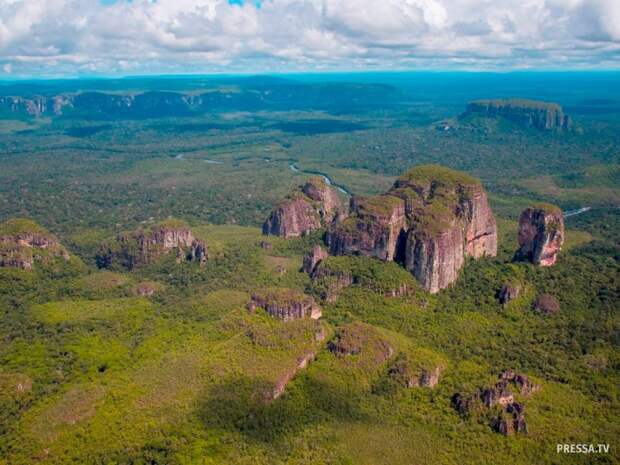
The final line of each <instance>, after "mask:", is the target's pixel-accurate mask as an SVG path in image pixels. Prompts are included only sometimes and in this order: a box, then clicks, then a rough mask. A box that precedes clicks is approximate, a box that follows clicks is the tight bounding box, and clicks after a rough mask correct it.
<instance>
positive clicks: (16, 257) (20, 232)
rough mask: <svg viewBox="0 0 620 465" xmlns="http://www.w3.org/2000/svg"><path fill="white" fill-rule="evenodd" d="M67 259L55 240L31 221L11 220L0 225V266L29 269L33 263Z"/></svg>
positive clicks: (64, 250)
mask: <svg viewBox="0 0 620 465" xmlns="http://www.w3.org/2000/svg"><path fill="white" fill-rule="evenodd" d="M54 258H60V259H62V260H64V261H68V260H69V259H70V256H69V253H68V252H67V250H66V249H65V248H64V247H63V246H62V245H61V244H60V242H59V241H58V239H57V238H56V237H54V236H53V235H52V234H50V233H49V232H48V231H46V230H45V229H43V228H42V227H41V226H39V225H38V224H36V223H35V222H33V221H30V220H26V219H12V220H8V221H6V222H4V223H2V224H0V267H9V268H19V269H22V270H31V269H33V268H34V267H35V262H37V261H39V262H47V261H49V260H52V259H54Z"/></svg>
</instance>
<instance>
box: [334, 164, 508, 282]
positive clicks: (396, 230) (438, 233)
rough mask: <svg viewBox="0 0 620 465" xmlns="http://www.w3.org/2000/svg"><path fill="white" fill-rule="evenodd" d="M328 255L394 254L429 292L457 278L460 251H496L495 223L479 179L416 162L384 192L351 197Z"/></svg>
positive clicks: (461, 261)
mask: <svg viewBox="0 0 620 465" xmlns="http://www.w3.org/2000/svg"><path fill="white" fill-rule="evenodd" d="M327 243H328V245H329V249H330V253H331V254H332V255H367V256H372V257H376V258H379V259H381V260H385V261H390V260H395V261H398V262H400V263H404V265H405V266H406V268H407V269H408V270H409V271H411V272H412V273H413V275H414V276H415V277H416V278H417V279H418V280H419V281H420V282H421V283H422V285H423V286H424V287H425V288H426V289H427V290H428V291H430V292H438V291H439V290H440V289H443V288H445V287H447V286H449V285H450V284H451V283H453V282H454V281H456V279H457V277H458V272H459V270H460V269H461V267H462V266H463V264H464V262H465V257H467V256H470V257H472V258H480V257H483V256H495V255H496V253H497V225H496V222H495V217H494V216H493V212H492V211H491V208H490V206H489V202H488V199H487V195H486V192H485V191H484V189H483V187H482V185H481V184H480V182H479V181H478V180H476V179H474V178H472V177H470V176H467V175H466V174H464V173H460V172H457V171H453V170H450V169H448V168H445V167H441V166H436V165H426V166H418V167H416V168H414V169H412V170H410V171H409V172H407V173H406V174H405V175H403V176H402V177H400V178H399V179H398V180H397V181H396V182H395V183H394V186H393V187H392V189H390V190H389V191H388V192H387V193H386V194H384V195H379V196H374V197H368V198H361V199H360V198H353V199H352V200H351V207H350V216H349V217H348V218H347V219H346V220H344V221H342V222H340V223H337V224H335V225H334V226H333V227H332V228H331V229H330V231H328V233H327Z"/></svg>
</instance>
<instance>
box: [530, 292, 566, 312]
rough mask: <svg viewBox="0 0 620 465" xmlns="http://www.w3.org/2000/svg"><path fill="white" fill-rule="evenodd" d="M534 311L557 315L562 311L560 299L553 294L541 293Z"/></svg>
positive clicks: (535, 303)
mask: <svg viewBox="0 0 620 465" xmlns="http://www.w3.org/2000/svg"><path fill="white" fill-rule="evenodd" d="M534 311H536V312H538V313H542V314H544V315H555V314H556V313H558V312H559V311H560V301H559V300H558V299H557V297H555V296H553V295H551V294H540V295H539V296H538V297H536V301H535V302H534Z"/></svg>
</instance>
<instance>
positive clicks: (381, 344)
mask: <svg viewBox="0 0 620 465" xmlns="http://www.w3.org/2000/svg"><path fill="white" fill-rule="evenodd" d="M327 348H328V350H329V351H330V352H331V353H333V354H334V355H336V356H338V357H347V356H352V355H360V354H362V353H363V352H364V353H367V355H368V356H369V357H370V359H371V360H372V362H373V363H374V364H377V365H378V364H381V363H383V362H385V361H386V360H388V359H389V358H390V357H391V356H392V355H394V349H393V347H392V345H391V344H390V343H389V342H387V341H386V340H385V339H383V338H382V337H381V335H380V334H379V333H378V331H377V330H376V329H375V328H374V327H372V326H370V325H366V324H363V323H359V322H355V323H350V324H348V325H346V326H343V327H341V328H339V329H338V331H337V332H336V336H335V337H334V339H332V340H331V341H330V342H329V343H328V344H327Z"/></svg>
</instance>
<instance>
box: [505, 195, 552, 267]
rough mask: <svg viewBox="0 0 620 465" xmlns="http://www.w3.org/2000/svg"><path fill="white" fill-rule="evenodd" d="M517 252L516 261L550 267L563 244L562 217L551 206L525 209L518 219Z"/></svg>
mask: <svg viewBox="0 0 620 465" xmlns="http://www.w3.org/2000/svg"><path fill="white" fill-rule="evenodd" d="M518 240H519V250H518V251H517V253H516V255H515V259H516V260H525V261H529V262H531V263H533V264H535V265H540V266H551V265H554V264H555V262H556V261H557V256H558V253H559V252H560V250H561V249H562V244H564V217H563V215H562V210H560V209H559V208H558V207H555V206H553V205H547V204H540V205H537V206H535V207H529V208H526V209H525V210H524V211H523V213H521V216H520V218H519V236H518Z"/></svg>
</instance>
